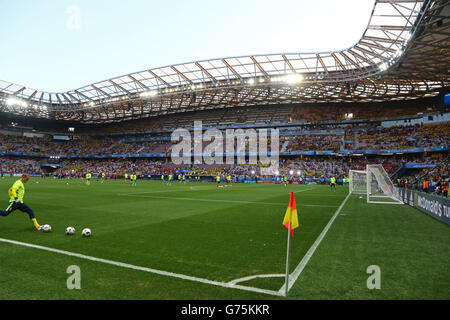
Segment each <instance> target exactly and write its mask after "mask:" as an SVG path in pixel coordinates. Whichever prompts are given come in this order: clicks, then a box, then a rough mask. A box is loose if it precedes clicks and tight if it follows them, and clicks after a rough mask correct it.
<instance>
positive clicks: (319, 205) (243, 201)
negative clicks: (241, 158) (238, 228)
mask: <svg viewBox="0 0 450 320" xmlns="http://www.w3.org/2000/svg"><path fill="white" fill-rule="evenodd" d="M123 196H125V195H123ZM126 196H128V197H139V198H154V199H170V200H172V199H173V200H187V201H204V202H220V203H243V204H260V205H266V204H268V205H277V206H280V205H286V203H281V202H257V201H245V200H220V199H202V198H183V197H163V196H147V195H126ZM297 207H324V208H336V207H337V206H333V205H321V204H301V203H299V204H297Z"/></svg>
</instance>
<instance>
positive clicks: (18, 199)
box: [0, 173, 41, 230]
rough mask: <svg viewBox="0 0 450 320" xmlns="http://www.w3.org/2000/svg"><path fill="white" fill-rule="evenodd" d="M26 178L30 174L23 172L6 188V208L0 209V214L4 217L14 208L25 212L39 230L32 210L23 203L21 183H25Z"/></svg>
mask: <svg viewBox="0 0 450 320" xmlns="http://www.w3.org/2000/svg"><path fill="white" fill-rule="evenodd" d="M28 180H30V176H29V175H28V174H26V173H24V174H23V175H22V177H21V178H20V179H19V180H17V181H16V182H14V184H13V185H12V187H11V188H9V190H8V195H9V205H8V207H7V208H6V210H0V216H4V217H6V216H7V215H9V214H10V213H11V212H13V211H14V210H20V211H22V212H25V213H27V214H28V216H29V217H30V219H31V222H33V224H34V227H35V228H36V230H40V229H41V226H40V225H39V223H38V222H37V220H36V217H35V216H34V212H33V210H32V209H31V208H30V207H29V206H27V205H26V204H25V203H23V196H24V195H25V186H24V185H23V184H24V183H27V182H28Z"/></svg>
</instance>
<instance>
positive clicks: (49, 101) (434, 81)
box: [0, 0, 450, 123]
mask: <svg viewBox="0 0 450 320" xmlns="http://www.w3.org/2000/svg"><path fill="white" fill-rule="evenodd" d="M449 10H450V9H449V5H448V1H446V0H425V1H423V0H422V1H416V0H377V1H376V2H375V5H374V8H373V10H372V14H371V17H370V20H369V22H368V25H367V28H366V30H365V31H364V33H363V35H362V37H361V39H360V40H359V41H358V42H357V43H356V44H355V45H353V46H351V47H349V48H347V49H344V50H339V51H330V52H314V53H280V54H270V55H263V54H259V55H253V56H240V57H229V58H219V59H211V60H203V61H194V62H189V63H182V64H176V65H170V66H165V67H160V68H155V69H150V70H143V71H140V72H135V73H130V74H126V75H122V76H119V77H115V78H112V79H108V80H104V81H101V82H97V83H93V84H90V85H87V86H84V87H81V88H78V89H75V90H70V91H67V92H59V93H53V92H43V91H40V90H37V89H33V88H29V87H27V86H24V85H20V84H15V83H11V82H8V81H4V80H0V111H4V112H12V113H14V114H20V115H25V116H32V117H41V118H51V119H58V120H75V121H80V122H85V123H89V122H112V121H121V120H126V119H139V118H144V117H148V116H156V115H163V114H171V113H179V112H184V111H195V110H206V109H215V108H225V107H235V106H250V105H271V104H286V103H309V102H310V103H321V102H324V103H327V102H328V103H331V102H379V101H386V100H404V99H416V98H421V97H430V96H436V95H437V94H439V92H440V91H443V90H444V89H448V88H449V67H450V56H449V53H448V48H449V36H450V31H449V29H450V19H449V16H450V15H449Z"/></svg>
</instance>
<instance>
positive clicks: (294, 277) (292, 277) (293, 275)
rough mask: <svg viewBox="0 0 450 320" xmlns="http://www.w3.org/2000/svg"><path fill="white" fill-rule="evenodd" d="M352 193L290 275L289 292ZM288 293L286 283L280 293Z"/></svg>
mask: <svg viewBox="0 0 450 320" xmlns="http://www.w3.org/2000/svg"><path fill="white" fill-rule="evenodd" d="M350 195H351V193H349V194H348V195H347V196H346V197H345V199H344V201H342V203H341V205H340V206H339V208H338V209H337V210H336V212H335V213H334V215H333V216H332V217H331V219H330V221H328V223H327V225H326V226H325V228H324V229H323V230H322V232H321V233H320V235H319V236H318V237H317V239H316V241H314V243H313V245H312V246H311V248H309V250H308V252H307V253H306V254H305V256H304V257H303V259H302V260H301V261H300V263H299V264H298V265H297V267H296V268H295V270H294V271H293V272H292V273H291V274H290V275H289V288H288V291H289V290H290V289H291V288H292V286H293V285H294V283H295V282H296V281H297V279H298V277H300V274H301V273H302V271H303V269H304V268H305V266H306V265H307V264H308V262H309V259H311V257H312V255H313V254H314V252H315V251H316V249H317V247H318V246H319V244H320V243H321V242H322V240H323V238H324V237H325V235H326V234H327V232H328V229H330V227H331V225H332V224H333V222H334V220H335V219H336V217H337V216H338V214H339V212H341V210H342V208H343V207H344V205H345V203H346V202H347V199H348V198H349V197H350ZM285 291H286V283H284V284H283V286H282V287H281V288H280V290H278V293H280V294H283V293H284V292H285Z"/></svg>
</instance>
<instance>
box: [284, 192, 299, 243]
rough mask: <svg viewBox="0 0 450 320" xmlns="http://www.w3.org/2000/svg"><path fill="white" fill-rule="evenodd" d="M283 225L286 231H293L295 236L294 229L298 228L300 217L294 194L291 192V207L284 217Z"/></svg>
mask: <svg viewBox="0 0 450 320" xmlns="http://www.w3.org/2000/svg"><path fill="white" fill-rule="evenodd" d="M283 225H284V226H285V227H286V229H288V230H290V231H291V234H292V235H294V229H295V228H298V216H297V205H296V204H295V197H294V192H293V191H291V197H290V199H289V207H288V208H287V210H286V214H285V215H284V219H283Z"/></svg>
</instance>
